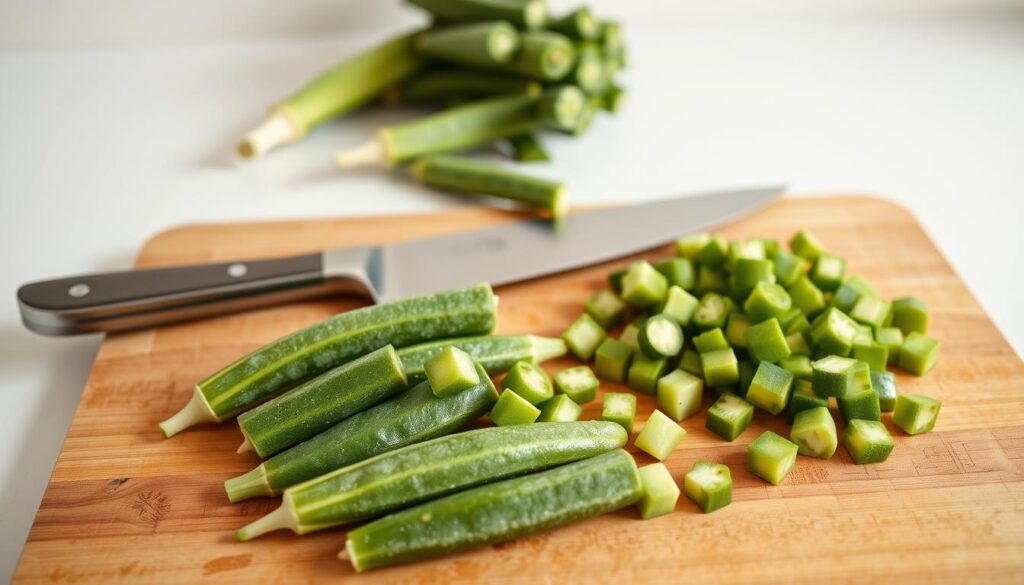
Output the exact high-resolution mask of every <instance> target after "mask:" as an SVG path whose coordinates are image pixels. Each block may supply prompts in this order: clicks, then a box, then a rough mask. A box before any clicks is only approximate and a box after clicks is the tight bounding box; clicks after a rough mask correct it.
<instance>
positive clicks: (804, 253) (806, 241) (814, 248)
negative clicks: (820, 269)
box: [789, 230, 825, 262]
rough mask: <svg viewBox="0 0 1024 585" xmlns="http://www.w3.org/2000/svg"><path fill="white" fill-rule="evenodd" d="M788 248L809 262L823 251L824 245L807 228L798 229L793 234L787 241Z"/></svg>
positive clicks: (814, 259)
mask: <svg viewBox="0 0 1024 585" xmlns="http://www.w3.org/2000/svg"><path fill="white" fill-rule="evenodd" d="M789 249H790V250H792V251H793V253H794V254H796V255H797V256H800V257H801V258H803V259H804V260H809V261H811V262H814V261H816V260H817V259H818V257H819V256H821V255H822V254H823V253H824V252H825V247H824V246H822V245H821V242H819V241H818V238H816V237H815V236H814V234H812V233H811V232H809V231H807V230H800V231H798V232H797V233H796V235H795V236H793V239H791V240H790V241H789Z"/></svg>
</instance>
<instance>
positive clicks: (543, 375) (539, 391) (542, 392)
mask: <svg viewBox="0 0 1024 585" xmlns="http://www.w3.org/2000/svg"><path fill="white" fill-rule="evenodd" d="M501 388H502V390H511V391H513V392H515V393H516V394H518V395H519V396H520V397H522V398H523V399H525V400H526V401H527V402H529V403H530V404H540V403H541V402H544V401H545V400H547V399H549V398H551V397H552V396H554V395H555V391H554V389H552V387H551V379H550V378H549V377H548V373H547V372H545V371H544V370H542V369H541V368H540V366H537V365H536V364H532V363H530V362H516V364H515V365H513V366H512V369H510V370H509V371H508V373H507V374H505V377H504V378H503V379H502V380H501Z"/></svg>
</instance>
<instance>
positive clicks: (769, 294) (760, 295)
mask: <svg viewBox="0 0 1024 585" xmlns="http://www.w3.org/2000/svg"><path fill="white" fill-rule="evenodd" d="M792 306H793V302H792V300H790V298H789V293H788V292H786V289H784V288H782V287H781V286H779V285H777V284H774V283H770V282H759V283H757V286H755V287H754V290H753V291H751V293H750V296H749V297H747V300H746V302H745V303H743V310H744V311H746V313H747V316H748V317H750V320H751V322H753V323H760V322H762V321H766V320H768V319H773V318H774V319H778V318H779V317H782V316H783V315H785V314H786V312H787V311H789V309H790V308H792Z"/></svg>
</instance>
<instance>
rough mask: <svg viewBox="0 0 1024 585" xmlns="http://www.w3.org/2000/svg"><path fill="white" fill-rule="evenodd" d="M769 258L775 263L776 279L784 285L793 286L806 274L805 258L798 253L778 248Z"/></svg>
mask: <svg viewBox="0 0 1024 585" xmlns="http://www.w3.org/2000/svg"><path fill="white" fill-rule="evenodd" d="M769 258H771V260H772V262H773V263H774V264H775V281H776V282H778V283H779V284H781V285H782V286H785V287H790V286H793V283H795V282H796V281H797V280H799V279H800V277H802V276H803V275H804V259H803V258H801V257H800V256H797V255H796V254H790V253H789V252H787V251H785V250H776V251H775V252H773V253H772V254H771V255H770V256H769Z"/></svg>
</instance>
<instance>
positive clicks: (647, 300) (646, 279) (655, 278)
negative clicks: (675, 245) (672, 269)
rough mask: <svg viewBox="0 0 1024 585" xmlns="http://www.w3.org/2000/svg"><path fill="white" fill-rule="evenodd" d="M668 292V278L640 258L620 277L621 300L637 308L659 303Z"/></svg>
mask: <svg viewBox="0 0 1024 585" xmlns="http://www.w3.org/2000/svg"><path fill="white" fill-rule="evenodd" d="M667 294H668V279H666V278H665V276H664V275H663V274H662V273H660V272H658V271H657V270H655V269H654V267H653V266H651V265H650V264H649V263H648V262H646V261H644V260H640V261H638V262H634V263H633V264H631V265H630V266H629V268H627V269H626V274H625V276H623V277H622V300H624V301H626V302H627V303H629V304H630V305H632V306H634V307H636V308H638V309H646V308H648V307H653V306H655V305H658V304H660V303H661V302H663V301H664V300H665V296H666V295H667Z"/></svg>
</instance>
